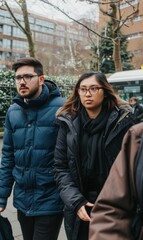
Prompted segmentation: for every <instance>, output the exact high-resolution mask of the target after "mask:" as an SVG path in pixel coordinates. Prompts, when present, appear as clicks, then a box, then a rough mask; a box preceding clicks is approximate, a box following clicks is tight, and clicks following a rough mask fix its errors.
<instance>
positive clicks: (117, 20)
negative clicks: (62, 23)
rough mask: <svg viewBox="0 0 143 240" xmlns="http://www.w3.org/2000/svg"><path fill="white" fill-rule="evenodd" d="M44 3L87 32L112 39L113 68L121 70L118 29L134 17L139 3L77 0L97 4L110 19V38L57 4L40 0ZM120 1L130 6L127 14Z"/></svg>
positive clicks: (113, 0)
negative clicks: (123, 10) (106, 6)
mask: <svg viewBox="0 0 143 240" xmlns="http://www.w3.org/2000/svg"><path fill="white" fill-rule="evenodd" d="M41 1H42V2H44V3H47V4H49V5H50V6H52V7H54V8H55V9H56V10H58V11H60V12H61V13H63V14H64V15H65V16H67V17H68V18H69V19H71V20H73V21H74V22H76V23H77V24H80V25H82V26H83V27H85V28H86V29H87V30H88V31H89V32H92V33H94V34H96V35H97V36H98V37H101V38H107V39H110V40H111V41H113V43H114V44H113V45H114V49H113V60H114V63H115V70H116V71H121V70H122V63H121V55H120V30H121V28H122V27H123V26H126V27H128V25H127V21H128V20H129V19H132V18H133V17H135V16H136V15H137V14H138V12H139V3H138V4H137V5H136V6H134V5H132V4H131V1H130V0H122V1H121V0H98V1H96V0H78V1H79V2H87V3H89V4H98V6H99V10H100V11H101V12H102V13H103V14H105V15H107V16H108V17H109V18H110V20H111V21H112V23H113V24H112V26H113V29H112V33H113V34H112V38H110V37H107V36H101V35H100V33H99V32H98V31H95V30H93V29H91V28H90V27H89V26H87V25H85V24H83V23H81V22H80V21H78V20H76V19H74V18H73V17H71V16H70V15H69V14H68V13H66V12H65V11H64V10H63V9H61V8H60V7H58V6H55V5H54V4H53V3H51V2H50V1H49V0H41ZM66 1H68V0H64V1H63V2H66ZM121 3H126V4H127V5H128V6H130V9H131V10H130V12H129V14H128V15H125V14H124V13H123V12H122V11H121ZM104 5H108V10H107V11H105V10H104Z"/></svg>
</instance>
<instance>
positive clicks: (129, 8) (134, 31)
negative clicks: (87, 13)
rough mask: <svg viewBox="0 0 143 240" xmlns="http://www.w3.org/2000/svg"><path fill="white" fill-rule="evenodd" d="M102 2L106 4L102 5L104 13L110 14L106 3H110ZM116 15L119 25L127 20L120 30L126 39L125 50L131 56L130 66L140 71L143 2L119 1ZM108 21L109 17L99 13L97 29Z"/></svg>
mask: <svg viewBox="0 0 143 240" xmlns="http://www.w3.org/2000/svg"><path fill="white" fill-rule="evenodd" d="M103 1H104V2H105V3H107V4H105V5H103V9H104V11H105V12H107V13H110V11H111V7H110V4H109V3H108V2H111V1H108V0H103ZM127 2H128V3H127ZM136 9H138V11H137V12H136V14H131V13H133V11H135V10H136ZM117 14H118V20H121V23H122V22H123V21H124V20H125V19H127V21H126V22H125V25H124V26H123V27H122V28H121V32H122V34H123V35H125V36H126V37H127V40H128V48H127V50H128V51H129V52H130V53H131V54H132V55H133V57H132V65H133V66H134V69H140V68H141V67H142V65H143V58H142V55H143V0H130V1H125V0H121V1H120V4H119V8H118V13H117ZM109 20H110V17H108V16H107V15H106V14H103V13H102V12H100V15H99V29H100V30H101V29H102V28H103V27H106V26H107V22H108V21H109Z"/></svg>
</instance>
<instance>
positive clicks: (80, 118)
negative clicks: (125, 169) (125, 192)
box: [55, 71, 134, 240]
mask: <svg viewBox="0 0 143 240" xmlns="http://www.w3.org/2000/svg"><path fill="white" fill-rule="evenodd" d="M57 122H58V123H59V125H60V129H59V133H58V138H57V143H56V148H55V172H56V173H55V177H56V181H57V185H58V188H59V190H60V195H61V198H62V200H63V202H64V203H65V209H64V221H65V230H66V234H67V238H68V240H87V239H88V230H89V221H90V211H91V208H92V207H93V203H94V202H95V200H96V198H97V196H98V194H99V193H100V191H101V189H102V187H103V184H104V182H105V180H106V178H107V176H108V173H109V170H110V168H111V165H112V163H113V162H114V160H115V158H116V156H117V154H118V152H119V151H120V148H121V142H122V139H123V136H124V134H125V133H126V131H127V130H128V129H129V128H130V126H132V125H133V124H134V122H133V120H132V118H131V114H130V107H129V105H128V104H127V103H126V102H124V101H122V100H121V99H120V98H119V97H117V96H116V95H115V93H114V91H113V89H112V87H111V85H110V84H109V83H108V81H107V79H106V76H105V75H104V74H103V73H101V72H94V71H89V72H86V73H84V74H83V75H82V76H81V77H80V78H79V80H78V81H77V83H76V85H75V87H74V89H73V92H72V95H71V97H70V98H69V99H68V100H67V102H66V103H65V104H64V105H63V107H62V108H61V109H59V111H58V113H57Z"/></svg>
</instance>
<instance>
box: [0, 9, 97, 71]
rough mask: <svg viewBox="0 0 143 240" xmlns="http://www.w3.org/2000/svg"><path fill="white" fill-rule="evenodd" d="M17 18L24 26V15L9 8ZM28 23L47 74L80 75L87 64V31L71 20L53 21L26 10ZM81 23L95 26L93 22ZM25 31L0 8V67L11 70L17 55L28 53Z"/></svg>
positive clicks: (89, 43)
mask: <svg viewBox="0 0 143 240" xmlns="http://www.w3.org/2000/svg"><path fill="white" fill-rule="evenodd" d="M12 11H13V13H14V15H15V17H16V19H17V20H18V21H19V23H20V24H22V25H23V26H24V22H23V16H22V14H21V12H20V11H19V10H18V9H12ZM29 22H30V27H31V30H32V36H33V39H34V43H35V50H36V57H37V58H38V59H39V60H40V61H41V62H42V63H43V65H44V69H45V73H46V74H54V75H57V74H70V73H72V74H80V72H82V71H83V69H85V68H86V67H87V66H88V65H89V64H90V60H91V59H90V58H91V54H90V47H89V46H90V45H91V42H90V38H89V34H88V31H87V30H86V29H85V28H84V27H83V26H82V25H79V24H76V23H74V22H72V23H70V22H63V21H55V20H53V19H49V18H46V17H43V16H40V15H37V14H33V13H29ZM81 22H86V24H89V25H93V26H94V28H96V27H97V23H96V22H92V21H91V20H88V19H86V20H85V19H82V20H81ZM28 55H29V52H28V43H27V38H26V36H25V34H24V33H23V32H22V31H21V30H20V29H19V28H18V26H16V24H15V23H14V22H13V20H12V18H11V16H10V13H9V12H8V11H7V10H6V9H5V8H1V9H0V69H11V66H12V64H13V62H14V61H15V60H16V59H17V58H21V57H24V56H28Z"/></svg>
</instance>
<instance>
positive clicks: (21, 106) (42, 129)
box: [0, 82, 64, 216]
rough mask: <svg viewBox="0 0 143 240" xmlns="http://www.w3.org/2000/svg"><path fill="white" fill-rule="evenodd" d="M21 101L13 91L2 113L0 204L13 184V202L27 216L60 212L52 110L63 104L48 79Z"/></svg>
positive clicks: (3, 201)
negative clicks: (33, 95)
mask: <svg viewBox="0 0 143 240" xmlns="http://www.w3.org/2000/svg"><path fill="white" fill-rule="evenodd" d="M47 84H48V86H49V88H48V87H47V86H46V85H45V84H44V85H43V89H42V93H41V94H40V95H39V96H38V97H37V98H36V99H33V100H29V101H28V102H27V103H25V102H24V100H23V98H22V97H20V96H19V95H17V96H16V97H15V98H14V102H15V103H14V104H13V105H11V106H10V108H9V109H8V111H7V115H6V122H5V131H4V138H3V148H2V163H1V164H2V165H1V168H0V207H5V206H6V204H7V199H8V197H9V196H10V194H11V190H12V186H13V183H14V182H15V185H14V206H15V207H16V208H17V209H19V210H20V211H22V212H23V213H25V214H26V215H27V216H28V215H29V216H36V215H49V214H57V213H59V212H62V209H63V203H62V201H61V199H60V196H59V192H58V190H57V188H56V184H55V180H54V172H53V162H54V161H53V156H54V148H55V143H56V137H57V132H58V127H57V125H55V113H56V111H57V109H58V108H59V107H61V105H62V104H63V102H64V100H63V99H62V98H61V97H60V93H59V89H58V88H57V87H56V85H55V84H54V83H52V82H48V83H47Z"/></svg>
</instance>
